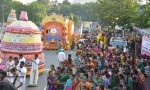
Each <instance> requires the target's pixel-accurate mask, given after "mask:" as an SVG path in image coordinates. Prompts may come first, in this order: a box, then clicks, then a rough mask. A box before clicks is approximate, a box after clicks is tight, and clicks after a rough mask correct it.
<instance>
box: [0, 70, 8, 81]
mask: <svg viewBox="0 0 150 90" xmlns="http://www.w3.org/2000/svg"><path fill="white" fill-rule="evenodd" d="M6 76H7V72H6V71H4V70H0V79H2V78H5V77H6Z"/></svg>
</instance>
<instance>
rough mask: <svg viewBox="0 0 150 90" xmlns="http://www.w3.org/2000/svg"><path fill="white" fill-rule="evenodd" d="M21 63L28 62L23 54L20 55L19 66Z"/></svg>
mask: <svg viewBox="0 0 150 90" xmlns="http://www.w3.org/2000/svg"><path fill="white" fill-rule="evenodd" d="M21 61H23V62H24V63H25V62H26V59H25V58H24V57H23V54H19V65H20V62H21Z"/></svg>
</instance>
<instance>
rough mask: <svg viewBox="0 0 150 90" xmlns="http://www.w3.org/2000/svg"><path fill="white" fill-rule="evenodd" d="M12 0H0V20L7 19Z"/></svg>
mask: <svg viewBox="0 0 150 90" xmlns="http://www.w3.org/2000/svg"><path fill="white" fill-rule="evenodd" d="M12 5H13V1H12V0H0V22H3V20H4V21H6V20H7V17H8V15H9V12H10V10H11V9H12Z"/></svg>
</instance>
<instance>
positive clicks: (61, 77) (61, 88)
mask: <svg viewBox="0 0 150 90" xmlns="http://www.w3.org/2000/svg"><path fill="white" fill-rule="evenodd" d="M68 79H69V75H68V74H66V70H65V68H62V69H61V74H59V75H58V80H59V86H58V90H64V84H65V83H66V81H67V80H68Z"/></svg>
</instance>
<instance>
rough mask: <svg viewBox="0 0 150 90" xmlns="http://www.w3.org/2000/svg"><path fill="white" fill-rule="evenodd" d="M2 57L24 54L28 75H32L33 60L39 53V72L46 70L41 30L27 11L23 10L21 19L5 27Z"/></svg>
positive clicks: (6, 58)
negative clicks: (29, 17) (31, 19)
mask: <svg viewBox="0 0 150 90" xmlns="http://www.w3.org/2000/svg"><path fill="white" fill-rule="evenodd" d="M1 43H2V49H1V53H2V55H1V57H2V58H3V59H5V60H8V57H9V56H12V57H18V56H19V54H23V55H24V58H25V59H26V68H27V75H30V68H31V63H32V62H31V61H30V60H32V59H34V55H35V54H38V55H39V59H40V63H39V72H40V73H42V72H43V71H44V66H45V61H44V54H43V52H42V49H43V43H42V41H41V31H40V30H39V28H38V27H37V26H36V25H35V24H34V23H33V22H31V21H28V16H27V13H26V12H25V11H22V12H21V15H20V20H17V21H14V22H12V23H11V24H10V25H8V26H7V28H6V29H5V34H4V38H3V39H2V42H1Z"/></svg>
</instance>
